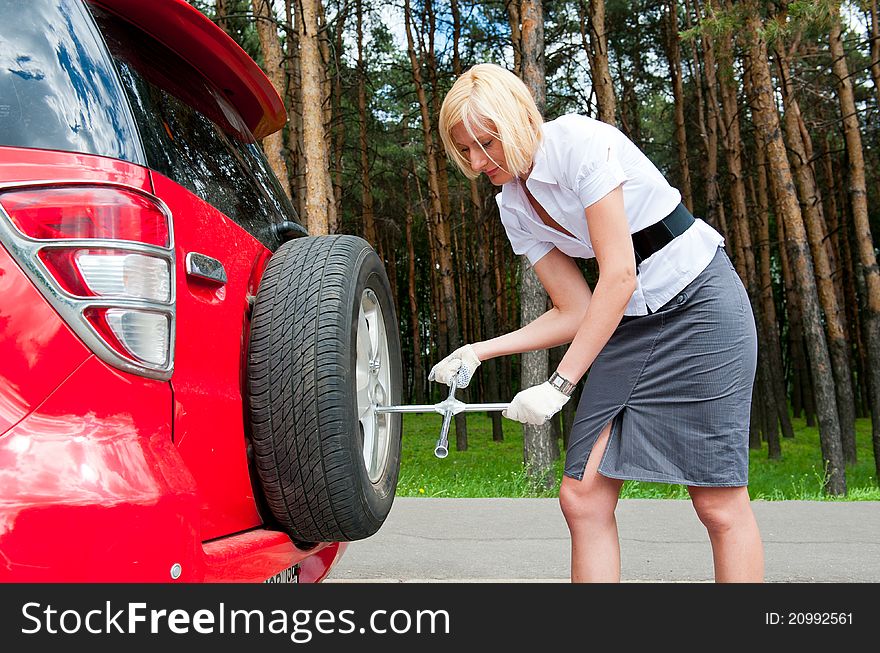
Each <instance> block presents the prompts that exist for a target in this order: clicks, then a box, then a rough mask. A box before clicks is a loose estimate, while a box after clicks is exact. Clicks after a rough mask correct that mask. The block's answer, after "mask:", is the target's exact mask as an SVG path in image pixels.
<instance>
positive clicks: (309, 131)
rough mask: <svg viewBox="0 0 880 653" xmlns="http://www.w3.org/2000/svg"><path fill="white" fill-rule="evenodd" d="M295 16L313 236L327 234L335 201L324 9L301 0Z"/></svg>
mask: <svg viewBox="0 0 880 653" xmlns="http://www.w3.org/2000/svg"><path fill="white" fill-rule="evenodd" d="M300 8H301V10H302V13H301V14H300V15H298V16H297V18H299V19H300V20H298V21H297V34H298V35H299V43H300V67H301V71H300V76H301V78H302V112H303V114H302V115H303V118H302V119H303V125H302V136H303V155H304V160H305V161H304V162H305V183H306V196H305V200H304V208H305V219H306V224H307V226H308V230H309V233H310V234H312V235H313V236H318V235H324V234H328V233H329V232H330V225H331V224H333V223H335V222H336V220H335V207H336V202H335V198H334V197H333V189H332V187H331V185H330V184H329V177H328V171H329V169H330V152H329V148H328V139H327V132H326V129H325V128H324V78H325V76H326V75H325V71H324V67H323V63H322V58H321V45H320V42H319V39H320V35H319V33H318V29H319V25H320V24H321V22H322V21H321V14H322V12H323V8H322V6H321V3H320V1H319V0H300Z"/></svg>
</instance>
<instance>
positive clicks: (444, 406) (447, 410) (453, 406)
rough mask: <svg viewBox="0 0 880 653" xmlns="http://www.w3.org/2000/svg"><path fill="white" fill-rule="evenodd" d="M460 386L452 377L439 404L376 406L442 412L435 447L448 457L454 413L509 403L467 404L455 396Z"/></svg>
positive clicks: (492, 408)
mask: <svg viewBox="0 0 880 653" xmlns="http://www.w3.org/2000/svg"><path fill="white" fill-rule="evenodd" d="M457 388H458V377H453V378H452V383H451V384H450V386H449V396H448V397H447V398H446V399H444V400H443V401H441V402H440V403H439V404H414V405H412V406H376V408H375V410H376V412H377V413H440V414H441V415H443V426H441V427H440V439H439V440H437V446H435V447H434V455H435V456H437V457H438V458H446V456H448V455H449V441H448V437H447V436H448V435H449V424H450V423H451V421H452V416H453V415H458V414H459V413H479V412H493V411H498V410H505V409H506V408H507V407H508V406H509V404H466V403H464V402H462V401H459V400H458V399H456V398H455V390H456V389H457Z"/></svg>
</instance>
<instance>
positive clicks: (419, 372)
mask: <svg viewBox="0 0 880 653" xmlns="http://www.w3.org/2000/svg"><path fill="white" fill-rule="evenodd" d="M409 180H410V176H409V175H406V181H405V191H406V199H407V201H406V255H407V263H408V265H407V282H408V283H407V298H408V299H409V315H410V318H409V320H410V323H409V324H410V329H411V330H412V343H413V366H412V370H413V374H412V379H413V393H412V397H413V400H414V401H415V403H417V404H421V403H424V402H425V401H426V400H425V381H424V379H425V378H426V374H425V372H424V369H425V365H424V363H423V362H422V334H421V329H420V325H419V302H418V299H417V297H416V249H415V246H414V245H413V212H412V210H411V208H410V201H409V197H410V181H409Z"/></svg>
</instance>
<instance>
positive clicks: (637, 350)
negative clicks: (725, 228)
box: [564, 248, 757, 487]
mask: <svg viewBox="0 0 880 653" xmlns="http://www.w3.org/2000/svg"><path fill="white" fill-rule="evenodd" d="M756 360H757V337H756V333H755V319H754V316H753V314H752V309H751V305H750V304H749V298H748V295H747V294H746V291H745V288H744V287H743V285H742V282H741V281H740V279H739V276H738V275H737V273H736V271H735V270H734V268H733V264H732V263H731V262H730V259H729V258H728V257H727V254H726V253H725V252H724V250H723V249H720V248H719V249H718V252H717V253H716V255H715V257H714V258H713V259H712V262H711V263H709V265H708V266H707V267H706V269H705V270H703V272H701V273H700V275H699V276H698V277H697V278H696V279H694V280H693V281H692V282H691V283H690V284H688V285H687V286H686V287H685V288H684V290H682V292H681V293H679V294H678V296H676V297H675V298H673V299H672V300H671V301H670V302H669V303H667V304H666V305H665V306H663V307H661V308H660V309H658V310H657V311H656V312H655V313H651V314H649V315H644V316H638V317H624V318H623V320H622V321H621V323H620V325H619V326H618V327H617V329H616V330H615V332H614V334H613V335H612V336H611V339H610V340H609V341H608V343H607V344H606V345H605V347H604V348H603V349H602V352H601V353H600V354H599V356H598V357H597V358H596V360H595V362H594V363H593V365H592V367H591V368H590V371H589V374H588V376H587V380H586V382H585V385H584V389H583V393H582V394H581V399H580V403H579V404H578V408H577V414H576V415H575V420H574V424H573V426H572V431H571V436H570V437H569V444H568V451H567V453H566V458H565V472H564V473H565V475H566V476H569V477H571V478H575V479H578V480H580V479H582V478H583V474H584V468H585V467H586V464H587V459H588V458H589V456H590V452H591V451H592V449H593V445H594V444H595V443H596V440H597V439H598V437H599V434H600V433H601V432H602V430H603V429H604V428H605V426H607V425H608V423H609V422H610V423H611V424H612V426H611V435H610V437H609V439H608V443H607V445H606V447H605V453H604V454H603V456H602V460H601V461H600V463H599V473H600V474H602V475H604V476H608V477H611V478H618V479H630V480H637V481H655V482H660V483H681V484H685V485H698V486H715V487H735V486H742V485H747V484H748V477H749V449H748V445H749V417H750V410H751V400H752V386H753V384H754V379H755V365H756Z"/></svg>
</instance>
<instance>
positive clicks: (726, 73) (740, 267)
mask: <svg viewBox="0 0 880 653" xmlns="http://www.w3.org/2000/svg"><path fill="white" fill-rule="evenodd" d="M717 51H718V65H719V71H720V75H719V91H720V95H721V108H722V111H721V113H720V116H719V127H720V132H721V137H722V141H723V143H724V152H725V156H726V160H727V171H728V175H729V186H730V197H731V209H732V212H733V213H732V216H731V224H730V227H731V231H732V232H733V233H735V234H736V245H737V248H736V249H737V255H736V257H735V259H734V260H735V264H736V268H737V272H738V273H739V275H740V278H741V279H742V280H743V284H744V285H745V287H746V290H747V292H748V296H749V302H750V303H751V306H752V313H753V315H754V316H755V318H756V319H757V320H758V324H756V325H755V326H756V331H757V335H758V365H759V368H758V369H759V373H758V374H757V378H758V382H759V386H760V389H759V392H760V393H761V396H762V398H763V400H764V405H763V411H762V412H763V420H762V430H763V432H764V439H765V440H766V441H767V451H768V455H769V457H770V458H771V459H777V458H780V457H781V455H782V450H781V446H780V442H779V431H778V428H777V419H776V415H777V412H778V410H779V409H778V406H779V405H780V404H782V405H784V404H785V396H784V394H783V395H777V392H776V391H777V386H776V385H775V383H774V382H773V380H774V374H773V371H772V369H771V367H772V366H773V365H775V364H776V362H777V361H775V360H774V359H773V352H774V349H773V346H772V344H771V343H770V338H771V333H770V330H768V329H767V328H766V320H765V319H763V311H762V306H761V303H760V291H759V290H758V273H757V269H756V262H755V255H754V249H753V246H752V235H751V230H750V228H749V216H748V209H747V207H746V187H745V182H744V180H743V170H742V167H743V166H742V160H743V146H742V137H741V135H740V126H739V115H740V110H739V105H738V102H737V94H736V88H735V86H734V72H733V49H732V42H731V36H730V35H729V34H722V35H720V37H719V38H718V40H717ZM780 362H781V361H780Z"/></svg>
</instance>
